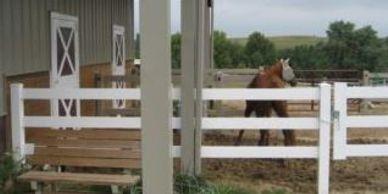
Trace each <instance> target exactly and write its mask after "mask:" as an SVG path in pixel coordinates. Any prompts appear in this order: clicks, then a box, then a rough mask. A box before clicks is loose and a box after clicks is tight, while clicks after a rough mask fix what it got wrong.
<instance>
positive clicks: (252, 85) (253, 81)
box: [247, 75, 258, 88]
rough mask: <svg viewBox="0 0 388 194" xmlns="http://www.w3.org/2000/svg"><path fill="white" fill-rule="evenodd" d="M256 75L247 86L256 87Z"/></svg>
mask: <svg viewBox="0 0 388 194" xmlns="http://www.w3.org/2000/svg"><path fill="white" fill-rule="evenodd" d="M257 76H258V75H256V76H255V77H254V78H253V79H252V81H251V82H250V83H249V84H248V86H247V88H255V87H256V78H257Z"/></svg>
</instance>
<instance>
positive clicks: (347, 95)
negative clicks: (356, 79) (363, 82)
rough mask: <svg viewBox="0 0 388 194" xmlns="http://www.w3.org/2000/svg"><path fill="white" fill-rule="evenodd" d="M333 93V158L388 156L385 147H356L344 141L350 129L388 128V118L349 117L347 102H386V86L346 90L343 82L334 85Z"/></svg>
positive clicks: (378, 145)
mask: <svg viewBox="0 0 388 194" xmlns="http://www.w3.org/2000/svg"><path fill="white" fill-rule="evenodd" d="M334 91H335V92H334V116H335V118H334V119H333V120H334V159H337V160H344V159H346V158H347V157H384V156H388V144H367V145H365V144H364V145H357V144H348V142H347V132H348V129H349V128H363V129H364V130H368V128H369V129H371V128H388V116H381V115H362V116H352V115H348V112H347V101H348V99H378V100H382V99H388V87H356V86H355V87H349V86H347V84H346V83H335V87H334Z"/></svg>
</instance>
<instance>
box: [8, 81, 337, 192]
mask: <svg viewBox="0 0 388 194" xmlns="http://www.w3.org/2000/svg"><path fill="white" fill-rule="evenodd" d="M11 98H12V130H13V150H14V151H15V153H18V154H16V155H15V157H16V158H15V159H17V160H20V159H22V158H24V156H25V155H26V154H31V153H33V145H26V144H25V135H24V131H25V128H26V127H47V128H61V127H62V128H63V127H66V128H123V129H128V128H141V118H140V117H101V116H98V117H91V116H88V117H52V116H26V115H24V100H31V99H39V100H42V99H43V100H44V99H46V100H52V99H59V98H61V99H79V100H112V99H124V100H140V99H141V93H140V89H60V90H59V89H25V88H23V85H22V84H13V85H12V86H11ZM173 99H174V100H179V99H180V91H179V90H178V89H174V90H173ZM203 100H204V101H207V100H316V101H320V114H319V117H298V118H220V117H218V118H217V117H216V118H210V117H204V118H202V125H201V127H202V129H203V130H204V131H205V130H241V129H245V130H259V129H273V130H280V129H295V130H315V131H318V132H319V142H318V145H317V146H289V147H273V146H268V147H257V146H238V147H235V146H202V147H201V157H202V158H309V159H311V158H316V159H318V163H319V172H318V182H319V183H318V185H319V186H318V193H320V194H327V193H328V188H329V167H330V166H329V160H330V121H331V87H330V85H328V84H321V85H320V87H319V88H290V89H203ZM172 119H173V121H172V124H173V128H175V129H179V128H180V126H181V123H180V118H172ZM172 153H173V156H174V157H180V155H181V154H180V146H174V147H173V152H172Z"/></svg>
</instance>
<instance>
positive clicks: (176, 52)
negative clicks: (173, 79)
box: [171, 33, 182, 69]
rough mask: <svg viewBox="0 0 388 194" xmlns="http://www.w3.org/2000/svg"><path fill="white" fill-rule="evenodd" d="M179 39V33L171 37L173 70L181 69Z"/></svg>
mask: <svg viewBox="0 0 388 194" xmlns="http://www.w3.org/2000/svg"><path fill="white" fill-rule="evenodd" d="M181 39H182V37H181V34H180V33H176V34H173V35H172V36H171V64H172V68H174V69H179V68H180V67H181Z"/></svg>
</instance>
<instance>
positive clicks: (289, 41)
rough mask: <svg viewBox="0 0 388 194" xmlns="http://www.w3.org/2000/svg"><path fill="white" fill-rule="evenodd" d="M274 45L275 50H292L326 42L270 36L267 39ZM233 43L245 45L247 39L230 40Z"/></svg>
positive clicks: (314, 39)
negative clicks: (296, 47) (300, 46)
mask: <svg viewBox="0 0 388 194" xmlns="http://www.w3.org/2000/svg"><path fill="white" fill-rule="evenodd" d="M268 38H269V39H270V40H271V41H272V42H273V43H274V44H275V47H276V49H286V48H293V47H295V46H299V45H314V44H317V43H318V42H321V41H326V38H325V37H319V36H272V37H268ZM230 39H231V40H232V41H234V42H238V43H240V44H242V45H245V44H246V43H247V40H248V38H230Z"/></svg>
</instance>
